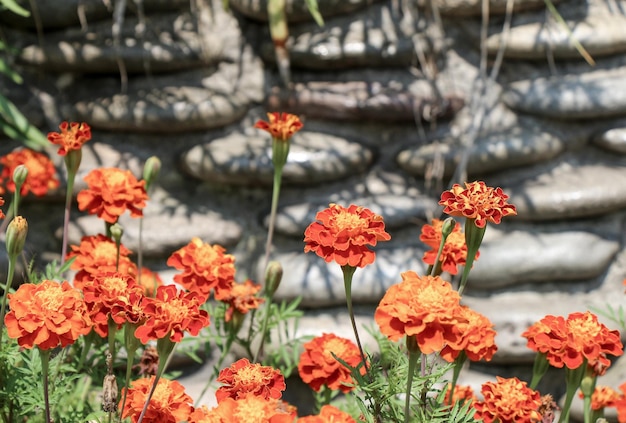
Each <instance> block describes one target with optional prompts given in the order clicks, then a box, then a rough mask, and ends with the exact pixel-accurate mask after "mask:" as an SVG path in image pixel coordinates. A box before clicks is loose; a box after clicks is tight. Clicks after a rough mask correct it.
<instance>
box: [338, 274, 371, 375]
mask: <svg viewBox="0 0 626 423" xmlns="http://www.w3.org/2000/svg"><path fill="white" fill-rule="evenodd" d="M341 271H342V272H343V284H344V287H345V290H346V304H347V306H348V314H349V315H350V323H352V330H353V331H354V338H355V339H356V344H357V346H358V347H359V352H360V353H361V360H363V367H364V368H365V371H366V372H368V371H369V370H368V368H367V360H365V352H364V351H363V347H362V346H361V338H359V331H358V329H357V327H356V320H355V319H354V310H353V308H352V276H354V272H355V271H356V267H353V266H349V265H345V266H341Z"/></svg>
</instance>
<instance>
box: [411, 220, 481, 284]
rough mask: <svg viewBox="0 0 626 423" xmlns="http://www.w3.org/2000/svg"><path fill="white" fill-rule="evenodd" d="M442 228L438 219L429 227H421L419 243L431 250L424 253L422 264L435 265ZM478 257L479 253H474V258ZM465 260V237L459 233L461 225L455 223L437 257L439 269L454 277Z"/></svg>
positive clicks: (441, 222)
mask: <svg viewBox="0 0 626 423" xmlns="http://www.w3.org/2000/svg"><path fill="white" fill-rule="evenodd" d="M442 227H443V221H442V220H439V219H433V220H432V224H431V225H428V224H426V225H424V226H422V233H421V235H420V241H422V242H423V243H424V244H426V245H428V246H429V247H430V248H431V250H429V251H426V252H425V253H424V258H423V260H424V263H426V264H429V265H431V266H434V265H435V260H436V259H437V252H438V251H439V245H440V244H441V238H442V235H441V229H442ZM479 255H480V253H479V252H476V258H478V256H479ZM466 260H467V245H465V235H464V234H463V232H461V224H460V223H458V222H457V223H456V224H455V225H454V229H452V232H451V233H450V235H448V237H447V238H446V242H445V244H444V245H443V250H442V251H441V256H440V257H439V261H440V262H441V269H442V270H443V271H444V272H448V273H450V274H451V275H456V274H457V273H458V266H465V263H466Z"/></svg>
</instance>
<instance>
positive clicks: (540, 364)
mask: <svg viewBox="0 0 626 423" xmlns="http://www.w3.org/2000/svg"><path fill="white" fill-rule="evenodd" d="M549 367H550V363H549V362H548V359H547V358H546V355H545V354H544V353H537V355H536V356H535V362H534V363H533V378H532V380H531V381H530V389H536V388H537V385H539V382H540V381H541V379H542V378H543V375H545V374H546V372H547V371H548V368H549Z"/></svg>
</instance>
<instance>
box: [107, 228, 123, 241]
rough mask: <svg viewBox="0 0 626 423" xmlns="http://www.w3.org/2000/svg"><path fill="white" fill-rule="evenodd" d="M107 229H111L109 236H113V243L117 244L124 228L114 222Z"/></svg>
mask: <svg viewBox="0 0 626 423" xmlns="http://www.w3.org/2000/svg"><path fill="white" fill-rule="evenodd" d="M109 231H111V236H112V237H113V240H114V241H115V243H116V244H119V243H120V242H121V240H122V235H124V228H122V226H121V225H120V224H119V223H115V224H113V225H111V227H110V228H109Z"/></svg>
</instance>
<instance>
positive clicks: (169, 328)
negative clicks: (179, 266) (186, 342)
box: [135, 285, 209, 344]
mask: <svg viewBox="0 0 626 423" xmlns="http://www.w3.org/2000/svg"><path fill="white" fill-rule="evenodd" d="M142 307H143V309H144V312H145V314H146V322H145V323H144V324H143V325H141V326H139V327H138V328H137V329H136V330H135V337H136V338H137V339H139V340H140V341H141V343H142V344H146V343H148V341H150V340H158V339H162V338H165V337H169V339H170V340H171V341H172V342H179V341H180V340H181V339H183V336H184V332H189V333H190V334H191V335H193V336H196V335H198V333H199V332H200V330H201V329H202V328H203V327H206V326H208V325H209V315H208V313H207V312H206V311H205V310H200V308H199V307H200V302H199V301H198V296H197V294H196V293H194V292H184V291H180V292H179V291H178V290H177V289H176V286H174V285H164V286H160V287H158V288H157V292H156V297H155V298H144V300H143V303H142Z"/></svg>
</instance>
